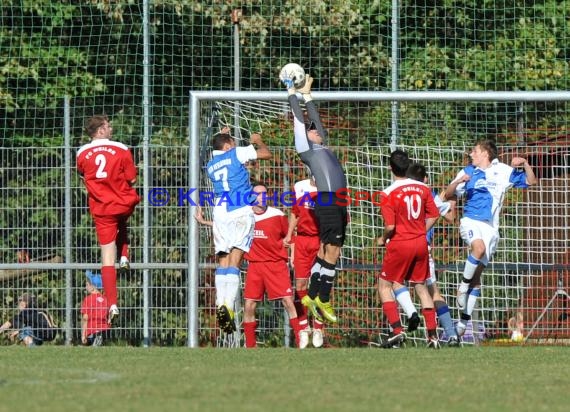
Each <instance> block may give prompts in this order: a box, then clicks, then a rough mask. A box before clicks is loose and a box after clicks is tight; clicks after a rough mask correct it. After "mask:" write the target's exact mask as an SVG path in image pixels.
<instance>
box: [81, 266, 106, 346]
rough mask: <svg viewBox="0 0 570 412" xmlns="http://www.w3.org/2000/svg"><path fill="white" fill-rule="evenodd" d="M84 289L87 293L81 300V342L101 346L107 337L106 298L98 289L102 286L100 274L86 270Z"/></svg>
mask: <svg viewBox="0 0 570 412" xmlns="http://www.w3.org/2000/svg"><path fill="white" fill-rule="evenodd" d="M86 277H87V280H86V282H85V289H86V290H87V293H88V295H87V296H85V298H84V299H83V302H81V343H83V344H84V345H88V346H101V345H102V344H103V341H104V340H106V339H107V338H108V337H109V332H110V328H109V323H108V322H107V315H108V311H109V305H108V303H107V298H106V297H105V296H103V295H102V294H101V292H100V291H99V290H100V289H101V288H102V287H103V284H102V281H101V275H100V274H98V273H91V272H90V271H87V273H86Z"/></svg>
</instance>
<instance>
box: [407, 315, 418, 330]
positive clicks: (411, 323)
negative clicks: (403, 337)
mask: <svg viewBox="0 0 570 412" xmlns="http://www.w3.org/2000/svg"><path fill="white" fill-rule="evenodd" d="M418 326H420V317H419V315H418V312H414V313H412V316H410V319H409V320H408V332H414V331H416V330H418Z"/></svg>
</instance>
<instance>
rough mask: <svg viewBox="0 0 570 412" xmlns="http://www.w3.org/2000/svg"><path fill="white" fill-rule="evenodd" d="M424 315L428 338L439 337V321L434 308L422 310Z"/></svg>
mask: <svg viewBox="0 0 570 412" xmlns="http://www.w3.org/2000/svg"><path fill="white" fill-rule="evenodd" d="M422 314H423V315H424V322H425V325H426V329H427V332H428V336H430V337H431V336H435V337H437V320H436V317H435V309H434V308H425V309H422Z"/></svg>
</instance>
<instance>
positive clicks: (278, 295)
mask: <svg viewBox="0 0 570 412" xmlns="http://www.w3.org/2000/svg"><path fill="white" fill-rule="evenodd" d="M264 292H267V299H268V300H275V299H282V298H284V297H286V296H293V289H292V288H291V279H290V278H289V267H288V266H287V263H286V262H285V261H283V260H280V261H277V262H249V266H248V267H247V274H246V275H245V290H244V292H243V297H244V298H245V299H249V300H255V301H262V300H263V293H264Z"/></svg>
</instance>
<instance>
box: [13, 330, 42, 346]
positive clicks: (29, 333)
mask: <svg viewBox="0 0 570 412" xmlns="http://www.w3.org/2000/svg"><path fill="white" fill-rule="evenodd" d="M27 337H30V338H32V339H33V342H32V344H31V345H29V346H33V345H37V346H39V345H41V344H43V343H44V341H43V340H42V339H41V338H38V337H37V336H36V335H35V334H34V330H33V329H32V328H30V327H29V326H26V327H25V328H22V329H20V332H19V333H18V339H19V340H20V341H23V340H24V339H25V338H27Z"/></svg>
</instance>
